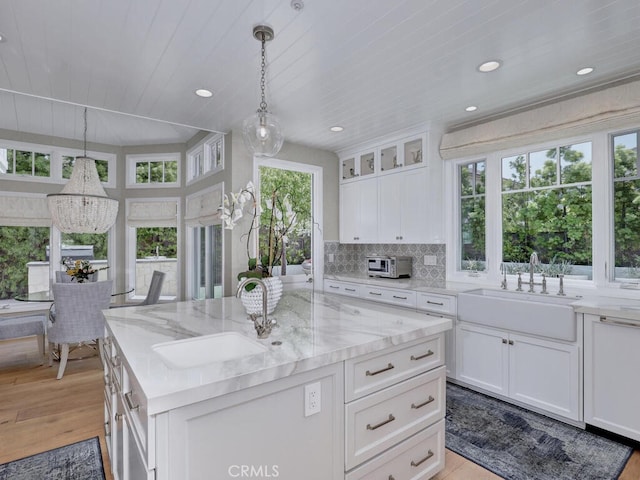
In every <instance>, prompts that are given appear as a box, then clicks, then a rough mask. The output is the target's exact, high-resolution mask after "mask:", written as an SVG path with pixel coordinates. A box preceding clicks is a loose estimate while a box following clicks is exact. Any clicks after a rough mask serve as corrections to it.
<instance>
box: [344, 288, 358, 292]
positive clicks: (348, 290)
mask: <svg viewBox="0 0 640 480" xmlns="http://www.w3.org/2000/svg"><path fill="white" fill-rule="evenodd" d="M344 289H345V290H346V291H347V292H355V291H356V289H355V288H347V287H345V288H344Z"/></svg>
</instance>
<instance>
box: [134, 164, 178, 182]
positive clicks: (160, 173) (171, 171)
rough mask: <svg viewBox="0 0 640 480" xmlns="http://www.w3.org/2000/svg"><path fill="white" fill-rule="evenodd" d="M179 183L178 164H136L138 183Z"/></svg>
mask: <svg viewBox="0 0 640 480" xmlns="http://www.w3.org/2000/svg"><path fill="white" fill-rule="evenodd" d="M177 181H178V162H177V161H175V160H161V161H153V162H146V161H142V162H136V183H175V182H177Z"/></svg>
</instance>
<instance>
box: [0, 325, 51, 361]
mask: <svg viewBox="0 0 640 480" xmlns="http://www.w3.org/2000/svg"><path fill="white" fill-rule="evenodd" d="M45 321H46V317H45V315H29V316H24V317H8V318H4V317H1V318H0V340H10V339H13V338H20V337H30V336H33V335H35V336H36V337H37V340H38V349H39V350H40V360H41V363H44V334H45Z"/></svg>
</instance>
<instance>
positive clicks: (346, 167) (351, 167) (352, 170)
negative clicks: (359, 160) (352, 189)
mask: <svg viewBox="0 0 640 480" xmlns="http://www.w3.org/2000/svg"><path fill="white" fill-rule="evenodd" d="M355 176H356V159H355V158H354V157H351V158H346V159H344V160H343V161H342V179H343V180H347V179H349V178H354V177H355Z"/></svg>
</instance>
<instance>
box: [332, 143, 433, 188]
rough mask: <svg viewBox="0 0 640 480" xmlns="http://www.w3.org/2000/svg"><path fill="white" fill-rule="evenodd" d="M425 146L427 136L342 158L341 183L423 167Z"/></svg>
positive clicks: (384, 145)
mask: <svg viewBox="0 0 640 480" xmlns="http://www.w3.org/2000/svg"><path fill="white" fill-rule="evenodd" d="M426 144H427V136H426V134H420V135H413V136H410V137H405V138H402V139H400V140H397V141H392V142H389V143H384V144H381V145H376V146H373V147H371V148H368V149H363V150H361V151H359V152H357V153H355V154H350V155H344V156H342V157H341V158H340V173H341V177H340V181H341V182H349V181H353V180H357V179H359V178H363V177H367V176H369V175H378V174H380V175H384V174H386V173H390V172H395V171H398V170H399V169H401V170H406V169H409V168H416V167H422V166H425V165H426V159H425V150H426V146H427V145H426Z"/></svg>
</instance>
